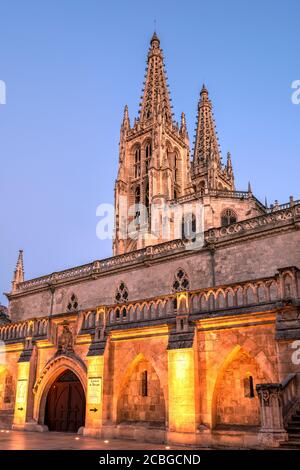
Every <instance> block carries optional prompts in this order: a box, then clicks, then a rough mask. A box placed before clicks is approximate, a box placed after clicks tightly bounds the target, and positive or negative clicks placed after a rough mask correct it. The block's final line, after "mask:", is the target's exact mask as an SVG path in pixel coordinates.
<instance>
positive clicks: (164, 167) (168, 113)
mask: <svg viewBox="0 0 300 470" xmlns="http://www.w3.org/2000/svg"><path fill="white" fill-rule="evenodd" d="M143 85H144V88H143V94H142V97H141V98H142V101H141V103H140V108H139V116H138V118H135V120H134V122H133V125H132V126H131V123H130V119H129V112H128V107H127V106H125V110H124V117H123V122H122V125H121V132H120V144H119V169H118V176H117V179H116V183H115V238H114V242H113V252H114V255H118V254H122V253H127V252H129V251H133V250H136V249H140V248H143V247H145V246H148V245H154V244H156V243H161V242H163V241H164V240H163V239H162V237H161V236H160V227H157V224H158V225H161V224H163V220H160V221H158V222H157V220H156V221H155V222H154V220H152V217H151V214H152V210H153V207H154V206H159V205H162V204H168V203H169V202H170V201H171V200H176V199H177V198H179V197H181V196H184V195H186V194H189V193H190V192H191V191H192V187H191V180H190V154H189V137H188V133H187V128H186V121H185V115H184V113H182V115H181V123H180V125H179V124H178V123H177V122H175V121H174V119H173V113H172V105H171V98H170V93H169V89H168V84H167V77H166V72H165V67H164V61H163V51H162V49H161V47H160V40H159V38H158V36H157V34H156V33H154V34H153V36H152V39H151V41H150V48H149V52H148V56H147V67H146V74H145V81H144V83H143ZM154 224H155V227H154ZM154 232H155V233H154Z"/></svg>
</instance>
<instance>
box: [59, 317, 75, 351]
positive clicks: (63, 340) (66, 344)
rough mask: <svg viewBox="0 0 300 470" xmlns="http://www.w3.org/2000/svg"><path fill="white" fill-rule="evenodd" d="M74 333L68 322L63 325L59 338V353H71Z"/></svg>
mask: <svg viewBox="0 0 300 470" xmlns="http://www.w3.org/2000/svg"><path fill="white" fill-rule="evenodd" d="M73 351H74V349H73V334H72V331H71V330H70V328H69V325H68V324H64V325H63V331H62V333H61V335H60V338H59V340H58V349H57V353H58V354H69V353H71V352H73Z"/></svg>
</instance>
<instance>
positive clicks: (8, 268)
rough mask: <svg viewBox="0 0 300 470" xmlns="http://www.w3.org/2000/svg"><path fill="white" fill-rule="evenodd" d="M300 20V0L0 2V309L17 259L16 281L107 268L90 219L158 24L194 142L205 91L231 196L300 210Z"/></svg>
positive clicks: (108, 180)
mask: <svg viewBox="0 0 300 470" xmlns="http://www.w3.org/2000/svg"><path fill="white" fill-rule="evenodd" d="M299 19H300V2H299V0H287V1H285V2H284V1H275V2H274V1H271V0H263V1H256V0H251V1H242V2H241V1H238V0H236V1H234V0H227V1H224V0H219V1H216V0H212V1H209V2H208V1H202V0H201V1H200V0H197V1H196V0H186V1H185V2H181V1H180V2H179V1H177V0H176V1H175V0H172V1H169V0H167V1H166V0H164V1H157V0H152V1H151V2H145V1H141V0H140V1H135V0H127V1H126V0H125V1H124V0H123V1H121V0H120V1H116V0H111V1H110V2H107V1H101V0H86V1H84V0H51V1H50V0H44V1H43V2H41V1H38V0H26V1H22V0H6V1H5V0H0V80H2V81H3V82H5V84H6V93H7V94H6V104H3V105H0V159H1V166H0V169H1V170H0V171H1V173H0V174H1V183H0V204H1V231H0V250H1V251H0V290H1V296H0V303H4V304H7V301H6V298H5V297H4V296H3V295H2V292H3V291H4V292H8V291H9V290H10V288H11V284H10V281H11V280H12V276H13V270H14V268H15V264H16V260H17V256H18V250H19V249H20V248H22V249H23V250H24V261H25V277H26V279H29V278H32V277H36V276H40V275H43V274H47V273H51V272H54V271H59V270H62V269H65V268H68V267H72V266H77V265H80V264H83V263H87V262H90V261H92V260H95V259H101V258H105V257H109V256H111V253H112V251H111V240H106V241H101V240H99V239H98V238H97V237H96V225H97V222H98V220H99V219H98V218H97V217H96V208H97V206H98V205H99V204H101V203H113V195H114V180H115V177H116V174H117V164H118V142H119V131H120V124H121V120H122V116H123V109H124V105H125V104H128V107H129V113H130V118H131V123H132V122H133V120H134V117H135V116H137V111H138V104H139V101H140V96H141V90H142V82H143V76H144V71H145V66H146V55H147V51H148V47H149V41H150V38H151V36H152V34H153V30H154V20H156V31H157V34H158V36H159V37H160V40H161V46H162V48H163V50H164V56H165V65H166V69H167V74H168V82H169V85H170V92H171V97H172V101H173V105H174V113H175V118H176V119H177V120H178V119H180V114H181V112H182V111H185V113H186V116H187V122H188V130H189V135H190V141H191V143H192V141H193V134H194V127H195V121H196V108H197V101H198V98H199V92H200V90H201V87H202V83H203V82H205V84H206V86H207V88H208V90H209V93H210V97H211V99H212V102H213V106H214V114H215V119H216V125H217V130H218V133H219V138H220V145H221V150H222V154H223V157H226V153H227V151H228V150H230V152H231V154H232V160H233V166H234V171H235V183H236V189H240V190H246V189H247V185H248V181H249V180H250V181H251V184H252V189H253V192H254V193H255V195H256V196H257V197H258V198H259V199H260V200H262V201H263V202H264V199H265V196H266V197H267V199H268V202H269V203H272V202H274V200H275V199H278V200H279V202H280V203H284V202H287V201H288V199H289V196H290V195H292V194H293V195H294V197H295V199H300V188H299V148H300V139H299V136H300V132H299V128H300V104H299V105H296V104H293V102H292V93H293V91H294V90H293V89H292V83H293V82H294V81H295V80H300V54H299V43H300V37H299V36H300V34H299V32H300V24H299Z"/></svg>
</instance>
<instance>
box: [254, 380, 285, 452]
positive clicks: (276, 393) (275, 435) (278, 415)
mask: <svg viewBox="0 0 300 470" xmlns="http://www.w3.org/2000/svg"><path fill="white" fill-rule="evenodd" d="M256 390H257V393H258V396H259V401H260V412H261V428H260V431H259V435H258V439H259V443H260V444H261V445H262V446H263V447H278V446H279V445H280V442H281V441H286V440H287V439H288V434H287V432H286V430H285V429H284V425H283V410H282V385H281V384H280V383H274V384H258V385H257V386H256Z"/></svg>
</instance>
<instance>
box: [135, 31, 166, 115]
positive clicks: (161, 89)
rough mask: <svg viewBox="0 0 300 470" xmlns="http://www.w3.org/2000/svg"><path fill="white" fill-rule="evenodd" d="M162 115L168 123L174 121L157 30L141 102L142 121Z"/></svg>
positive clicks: (151, 45) (152, 40)
mask: <svg viewBox="0 0 300 470" xmlns="http://www.w3.org/2000/svg"><path fill="white" fill-rule="evenodd" d="M159 114H160V115H161V116H162V118H163V120H165V122H166V123H169V124H171V123H172V107H171V99H170V95H169V90H168V85H167V78H166V74H165V69H164V62H163V52H162V49H161V48H160V40H159V37H158V36H157V34H156V32H154V33H153V36H152V38H151V41H150V48H149V52H148V59H147V69H146V76H145V82H144V90H143V96H142V102H141V103H140V121H141V122H143V121H147V120H148V119H151V118H155V116H157V115H159Z"/></svg>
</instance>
